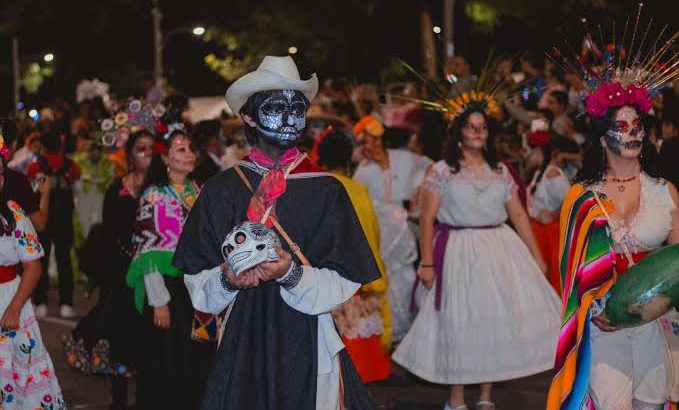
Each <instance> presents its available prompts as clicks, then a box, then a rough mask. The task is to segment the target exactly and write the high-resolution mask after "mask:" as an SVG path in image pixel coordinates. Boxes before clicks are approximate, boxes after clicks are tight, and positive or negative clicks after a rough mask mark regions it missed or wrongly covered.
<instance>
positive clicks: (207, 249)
mask: <svg viewBox="0 0 679 410" xmlns="http://www.w3.org/2000/svg"><path fill="white" fill-rule="evenodd" d="M311 167H312V166H311V165H309V164H305V163H304V162H303V163H302V164H301V165H300V166H299V167H298V168H297V169H298V170H300V169H301V170H304V171H306V170H310V169H311ZM241 169H242V170H243V171H244V173H245V174H246V175H247V177H248V179H249V180H250V182H251V184H252V185H253V186H254V187H257V186H258V184H259V181H260V179H261V175H260V174H259V173H258V172H256V171H255V169H256V168H255V167H254V166H252V165H251V166H241ZM251 197H252V194H251V193H250V191H248V189H247V188H246V186H245V185H244V184H243V182H242V180H241V179H240V177H239V176H238V174H237V173H236V172H235V171H234V170H233V169H230V170H227V171H224V172H222V173H220V174H218V175H216V176H215V177H213V178H212V179H210V180H209V181H208V182H207V184H206V185H205V186H204V188H203V189H202V191H201V193H200V196H199V197H198V200H197V201H196V204H195V205H194V207H193V208H192V210H191V213H190V215H189V217H188V219H187V221H186V224H185V225H184V230H183V232H182V235H181V238H180V241H179V246H178V247H177V250H176V252H175V256H174V265H175V266H177V267H178V268H180V269H181V270H182V271H183V272H185V273H186V274H196V273H199V272H200V271H202V270H205V269H211V268H214V267H215V266H217V265H219V264H221V263H223V258H222V255H221V251H220V248H221V244H222V242H223V240H224V237H225V236H226V234H227V233H228V232H229V231H230V230H231V229H232V228H233V227H234V226H235V225H237V224H238V223H240V222H242V221H244V220H245V219H246V211H247V207H248V204H249V201H250V198H251ZM276 213H277V215H278V218H279V220H280V223H281V225H282V226H283V228H284V229H285V231H286V232H287V233H288V235H290V237H291V238H292V239H293V240H294V241H295V242H296V243H297V244H298V245H299V246H300V248H301V250H302V252H303V253H304V255H305V256H306V257H307V258H308V259H309V261H310V262H311V264H312V266H314V267H317V268H329V269H332V270H335V271H337V272H338V273H339V274H340V275H341V276H342V277H344V278H346V279H348V280H351V281H353V282H357V283H360V284H365V283H368V282H371V281H373V280H375V279H377V278H378V277H379V276H380V273H379V269H378V267H377V263H376V262H375V259H374V257H373V254H372V252H371V250H370V247H369V245H368V242H367V240H366V237H365V234H364V233H363V230H362V228H361V225H360V222H359V220H358V217H357V216H356V213H355V211H354V208H353V205H352V203H351V201H350V199H349V196H348V195H347V193H346V191H345V189H344V187H343V186H342V184H341V183H340V182H339V181H338V180H337V179H336V178H334V177H332V176H331V175H328V174H322V173H317V172H314V173H307V172H304V173H297V174H294V175H293V176H292V177H291V178H290V179H288V182H287V190H286V192H285V193H284V194H283V195H282V196H281V197H280V198H279V199H278V202H277V205H276ZM281 242H282V243H283V244H284V245H283V246H284V247H285V248H287V244H285V241H283V240H281ZM288 251H289V250H288ZM279 292H280V285H279V284H278V283H276V282H275V281H272V282H266V283H262V284H260V285H259V287H257V288H255V289H251V290H245V291H240V292H239V293H238V296H237V297H236V300H235V303H234V307H233V310H232V312H231V315H230V317H229V320H228V322H227V324H226V327H225V331H224V335H223V338H222V342H221V345H220V347H219V351H218V353H217V358H216V360H215V363H214V366H213V369H212V372H211V374H210V377H209V380H208V384H207V388H206V393H205V399H204V401H203V409H206V410H207V409H209V410H219V409H223V410H227V409H233V410H243V409H258V410H259V409H266V410H293V409H294V410H311V409H315V406H316V379H317V365H318V363H317V362H318V346H317V343H318V333H317V317H316V316H312V315H307V314H304V313H301V312H298V311H296V310H294V309H293V308H291V307H290V306H288V305H287V304H286V303H285V302H284V301H283V300H282V299H281V297H280V293H279ZM339 357H340V366H341V369H342V377H343V381H344V389H345V397H344V401H345V404H346V405H347V407H348V408H349V409H350V410H362V409H372V408H374V405H373V404H372V400H371V399H370V398H369V395H368V392H367V390H366V389H365V387H364V386H363V385H362V383H361V381H360V378H359V376H358V374H357V372H356V370H355V368H354V366H353V364H352V363H351V361H350V359H349V357H348V355H347V354H346V351H342V352H341V354H340V356H339Z"/></svg>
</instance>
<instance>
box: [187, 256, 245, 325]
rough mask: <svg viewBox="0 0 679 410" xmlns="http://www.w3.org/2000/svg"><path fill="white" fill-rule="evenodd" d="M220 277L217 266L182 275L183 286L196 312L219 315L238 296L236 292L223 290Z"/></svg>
mask: <svg viewBox="0 0 679 410" xmlns="http://www.w3.org/2000/svg"><path fill="white" fill-rule="evenodd" d="M221 277H222V270H221V268H220V267H219V266H217V267H214V268H212V269H206V270H204V271H201V272H200V273H198V274H195V275H184V284H185V285H186V289H187V290H188V291H189V296H190V297H191V302H192V303H193V307H194V308H195V309H196V310H199V311H201V312H205V313H212V314H215V315H216V314H219V313H221V312H222V311H223V310H224V309H226V307H227V306H229V303H231V302H232V301H233V300H234V298H235V297H236V295H238V291H237V290H234V291H230V290H227V289H225V288H224V286H223V285H222V280H221Z"/></svg>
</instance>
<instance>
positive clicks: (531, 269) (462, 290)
mask: <svg viewBox="0 0 679 410" xmlns="http://www.w3.org/2000/svg"><path fill="white" fill-rule="evenodd" d="M424 188H425V189H427V190H429V191H432V192H435V193H438V194H439V195H441V205H440V207H439V210H438V214H437V219H438V221H439V222H440V223H443V224H447V225H451V226H455V227H484V228H483V229H459V230H451V231H450V233H449V239H448V243H447V246H446V249H445V254H444V262H443V272H442V281H443V283H442V284H441V286H442V294H441V306H440V310H437V309H436V307H435V291H434V289H435V286H436V284H434V287H432V290H431V291H430V292H429V295H428V296H427V299H426V300H425V302H424V305H423V306H422V307H421V309H420V312H419V314H418V315H417V317H416V319H415V321H414V322H413V325H412V327H411V329H410V331H409V332H408V334H407V335H406V337H405V338H404V339H403V341H402V342H401V344H400V345H399V346H398V348H397V349H396V352H395V353H394V355H393V359H394V361H396V362H397V363H399V364H401V365H402V366H404V367H405V368H407V369H408V370H409V371H410V372H412V373H413V374H415V375H417V376H419V377H421V378H423V379H425V380H427V381H430V382H434V383H441V384H471V383H484V382H494V381H500V380H507V379H514V378H518V377H523V376H528V375H531V374H535V373H539V372H542V371H545V370H548V369H550V368H552V367H553V364H554V354H555V346H556V342H557V338H558V334H559V326H560V320H559V318H560V301H559V298H558V296H557V295H556V293H555V292H554V290H553V289H552V287H551V286H550V285H549V283H548V282H547V280H546V279H545V277H544V275H543V274H542V273H541V272H540V270H539V268H538V266H537V264H536V263H535V260H534V259H533V257H532V255H531V254H530V252H529V250H528V248H527V247H526V245H525V244H524V243H523V241H522V240H521V239H520V238H519V237H518V235H517V234H516V233H515V232H514V231H513V230H512V229H511V228H509V227H508V226H507V225H505V224H504V222H505V220H506V219H507V211H506V208H505V203H506V202H507V201H508V200H509V199H510V198H511V197H512V195H514V194H515V191H516V187H515V185H514V182H513V180H512V178H511V175H510V174H509V171H508V170H507V168H505V167H504V166H503V165H500V170H498V171H494V170H491V168H490V167H489V166H488V165H484V166H482V167H474V168H468V167H462V169H461V170H460V171H459V172H458V173H456V174H453V173H452V172H451V171H450V167H449V166H448V165H447V164H446V163H445V162H444V161H440V162H438V163H436V164H435V165H434V168H433V169H432V171H431V172H430V173H429V174H428V175H427V178H426V180H425V184H424ZM488 227H492V228H488Z"/></svg>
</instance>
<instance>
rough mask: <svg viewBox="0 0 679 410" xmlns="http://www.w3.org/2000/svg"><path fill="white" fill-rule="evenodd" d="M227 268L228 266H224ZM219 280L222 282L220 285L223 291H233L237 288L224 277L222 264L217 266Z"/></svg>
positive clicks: (224, 271)
mask: <svg viewBox="0 0 679 410" xmlns="http://www.w3.org/2000/svg"><path fill="white" fill-rule="evenodd" d="M226 269H228V268H226ZM219 271H220V273H219V282H220V283H221V284H222V287H223V288H224V290H225V291H227V292H235V291H237V290H238V288H237V287H235V286H233V285H232V284H231V283H229V280H228V279H227V278H226V270H225V266H224V264H222V265H220V266H219Z"/></svg>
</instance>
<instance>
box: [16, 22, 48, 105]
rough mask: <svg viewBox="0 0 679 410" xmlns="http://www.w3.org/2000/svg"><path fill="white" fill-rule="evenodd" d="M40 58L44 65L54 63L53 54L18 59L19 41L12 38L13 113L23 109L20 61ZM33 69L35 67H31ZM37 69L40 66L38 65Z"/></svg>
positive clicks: (32, 55) (31, 55)
mask: <svg viewBox="0 0 679 410" xmlns="http://www.w3.org/2000/svg"><path fill="white" fill-rule="evenodd" d="M40 58H42V59H43V60H44V61H45V62H46V63H51V62H52V61H54V54H53V53H47V54H44V55H39V54H30V55H27V56H23V57H21V58H20V57H19V39H18V38H17V36H13V37H12V94H13V97H14V98H13V100H14V112H15V113H18V112H19V111H21V109H22V108H23V107H22V106H21V105H22V104H21V65H22V61H24V62H25V61H27V60H28V59H35V60H38V59H40ZM32 67H35V66H32ZM38 68H40V66H39V65H38Z"/></svg>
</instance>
